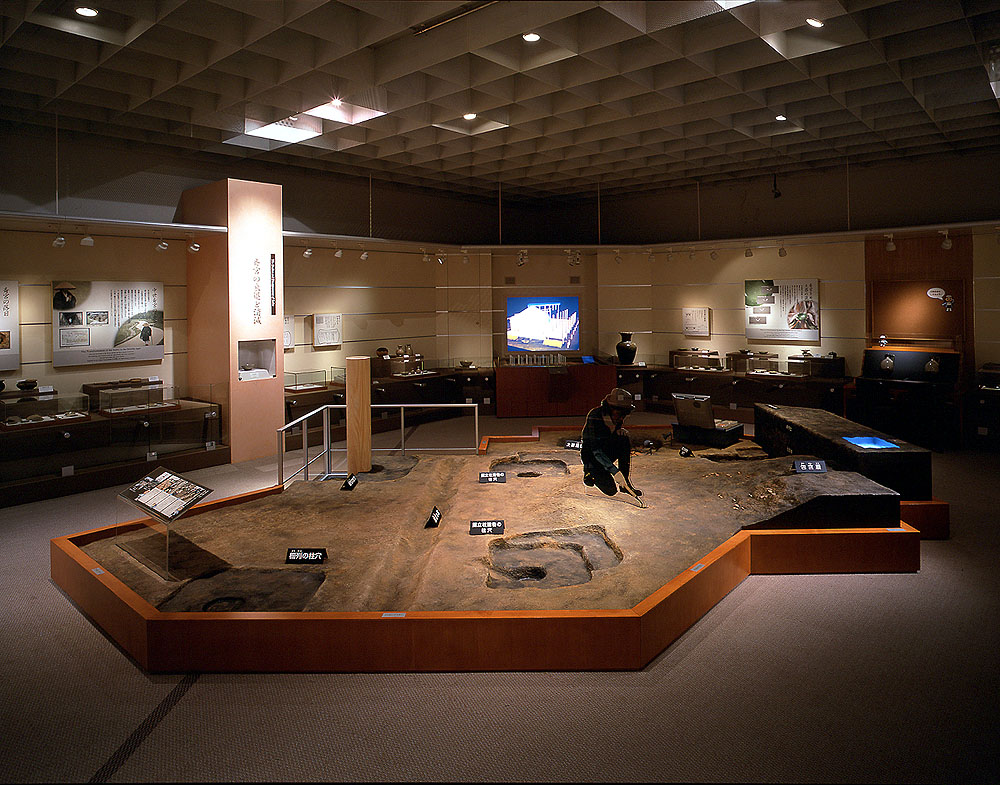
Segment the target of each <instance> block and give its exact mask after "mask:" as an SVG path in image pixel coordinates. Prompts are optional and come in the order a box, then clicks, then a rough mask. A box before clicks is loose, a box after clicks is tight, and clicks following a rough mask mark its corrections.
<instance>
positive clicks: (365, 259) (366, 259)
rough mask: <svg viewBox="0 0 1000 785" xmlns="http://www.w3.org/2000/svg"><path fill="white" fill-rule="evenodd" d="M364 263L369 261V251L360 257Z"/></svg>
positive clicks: (362, 253)
mask: <svg viewBox="0 0 1000 785" xmlns="http://www.w3.org/2000/svg"><path fill="white" fill-rule="evenodd" d="M358 258H359V259H360V260H361V261H362V262H366V261H368V251H362V252H361V256H359V257H358Z"/></svg>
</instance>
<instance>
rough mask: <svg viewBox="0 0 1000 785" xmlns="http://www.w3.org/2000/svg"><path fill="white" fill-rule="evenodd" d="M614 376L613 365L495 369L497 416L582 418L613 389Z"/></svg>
mask: <svg viewBox="0 0 1000 785" xmlns="http://www.w3.org/2000/svg"><path fill="white" fill-rule="evenodd" d="M615 373H616V366H614V365H596V364H595V365H584V364H580V365H554V366H506V365H502V366H499V367H497V369H496V378H497V417H559V416H575V415H585V414H587V412H589V411H590V410H591V409H593V408H594V407H595V406H596V405H597V404H598V403H600V402H601V400H602V399H603V398H604V396H605V395H607V394H608V393H609V392H610V391H611V390H612V389H613V388H614V387H615V384H616V378H615Z"/></svg>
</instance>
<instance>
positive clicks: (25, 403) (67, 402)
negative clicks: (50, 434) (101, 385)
mask: <svg viewBox="0 0 1000 785" xmlns="http://www.w3.org/2000/svg"><path fill="white" fill-rule="evenodd" d="M89 419H90V403H89V399H88V396H86V395H84V394H83V393H71V394H69V395H38V396H34V397H25V398H22V399H20V400H14V399H8V400H0V428H3V429H4V430H8V431H10V430H23V429H26V428H37V427H44V426H51V425H63V424H69V423H71V422H82V421H84V420H89Z"/></svg>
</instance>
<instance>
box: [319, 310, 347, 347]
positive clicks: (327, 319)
mask: <svg viewBox="0 0 1000 785" xmlns="http://www.w3.org/2000/svg"><path fill="white" fill-rule="evenodd" d="M343 320H344V315H343V314H340V313H317V314H313V346H340V344H342V343H343V342H344V331H343Z"/></svg>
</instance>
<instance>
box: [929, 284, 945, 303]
mask: <svg viewBox="0 0 1000 785" xmlns="http://www.w3.org/2000/svg"><path fill="white" fill-rule="evenodd" d="M927 296H928V297H933V298H934V299H935V300H943V299H944V289H941V288H940V287H937V286H935V287H933V288H931V289H928V290H927Z"/></svg>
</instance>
